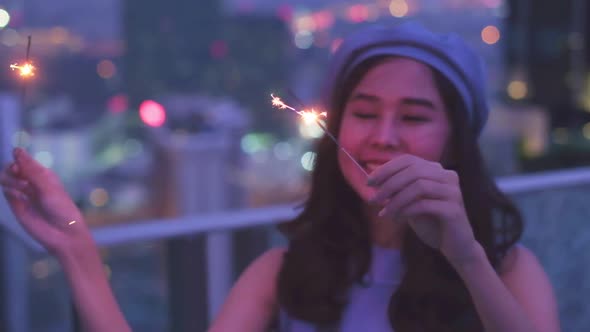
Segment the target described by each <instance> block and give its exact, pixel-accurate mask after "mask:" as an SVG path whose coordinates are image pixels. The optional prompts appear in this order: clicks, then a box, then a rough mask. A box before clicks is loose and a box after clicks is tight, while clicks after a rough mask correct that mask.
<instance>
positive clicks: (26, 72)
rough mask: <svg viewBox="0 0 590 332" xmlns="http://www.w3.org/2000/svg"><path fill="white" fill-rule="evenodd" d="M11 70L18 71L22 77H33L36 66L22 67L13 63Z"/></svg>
mask: <svg viewBox="0 0 590 332" xmlns="http://www.w3.org/2000/svg"><path fill="white" fill-rule="evenodd" d="M10 69H12V70H18V71H19V75H20V76H21V77H31V76H35V69H36V68H35V66H33V65H32V64H30V63H28V62H27V63H25V64H24V65H22V66H20V65H19V64H18V63H13V64H11V65H10Z"/></svg>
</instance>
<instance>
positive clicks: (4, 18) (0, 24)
mask: <svg viewBox="0 0 590 332" xmlns="http://www.w3.org/2000/svg"><path fill="white" fill-rule="evenodd" d="M8 23H10V14H8V12H7V11H6V10H4V9H2V8H0V29H2V28H4V27H5V26H7V25H8Z"/></svg>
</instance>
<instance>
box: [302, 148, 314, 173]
mask: <svg viewBox="0 0 590 332" xmlns="http://www.w3.org/2000/svg"><path fill="white" fill-rule="evenodd" d="M314 162H315V153H314V152H311V151H307V152H306V153H304V154H303V156H301V166H302V167H303V169H305V170H306V171H312V170H313V166H314Z"/></svg>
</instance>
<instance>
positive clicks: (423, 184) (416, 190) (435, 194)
mask: <svg viewBox="0 0 590 332" xmlns="http://www.w3.org/2000/svg"><path fill="white" fill-rule="evenodd" d="M458 192H459V189H458V188H456V187H454V186H451V185H448V184H444V183H440V182H437V181H431V180H427V179H418V180H416V181H414V182H412V183H411V184H410V185H408V186H407V187H405V188H404V189H403V190H401V191H400V192H398V193H397V194H396V195H394V196H393V197H392V198H391V199H390V201H389V203H387V204H386V205H385V206H384V207H383V209H382V210H381V211H382V212H381V213H382V214H381V215H380V216H387V217H393V218H394V219H396V218H397V215H398V213H399V212H400V211H401V210H402V209H403V208H405V207H406V206H409V205H410V204H412V203H413V202H415V201H417V200H421V199H435V200H442V201H453V200H456V199H457V195H458Z"/></svg>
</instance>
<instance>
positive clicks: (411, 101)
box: [401, 97, 436, 111]
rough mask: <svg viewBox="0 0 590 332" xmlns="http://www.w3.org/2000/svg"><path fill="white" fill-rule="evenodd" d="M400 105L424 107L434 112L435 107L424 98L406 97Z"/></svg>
mask: <svg viewBox="0 0 590 332" xmlns="http://www.w3.org/2000/svg"><path fill="white" fill-rule="evenodd" d="M401 104H402V105H415V106H424V107H426V108H428V109H431V110H433V111H435V110H436V107H434V103H433V102H432V101H430V100H428V99H425V98H419V97H406V98H403V99H402V100H401Z"/></svg>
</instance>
